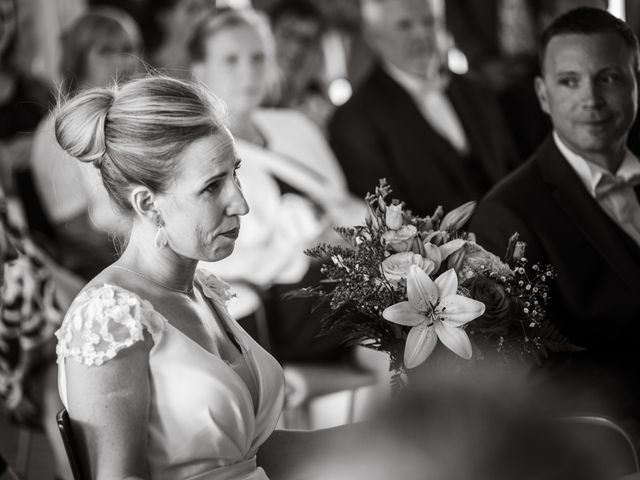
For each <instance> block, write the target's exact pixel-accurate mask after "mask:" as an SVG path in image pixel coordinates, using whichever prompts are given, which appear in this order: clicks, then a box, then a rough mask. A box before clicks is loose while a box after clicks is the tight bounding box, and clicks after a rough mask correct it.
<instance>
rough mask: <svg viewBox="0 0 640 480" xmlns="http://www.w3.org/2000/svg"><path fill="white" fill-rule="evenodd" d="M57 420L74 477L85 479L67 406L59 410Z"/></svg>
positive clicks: (78, 479) (77, 479) (75, 478)
mask: <svg viewBox="0 0 640 480" xmlns="http://www.w3.org/2000/svg"><path fill="white" fill-rule="evenodd" d="M56 420H57V422H58V430H60V435H61V436H62V442H63V443H64V449H65V451H66V452H67V457H68V458H69V465H70V466H71V472H72V473H73V479H74V480H84V478H85V477H84V476H83V475H82V470H81V469H80V457H79V454H78V451H77V449H76V444H75V443H74V440H73V432H72V431H71V419H70V418H69V413H67V409H66V408H63V409H62V410H60V411H59V412H58V414H57V415H56Z"/></svg>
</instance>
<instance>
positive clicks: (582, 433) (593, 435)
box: [557, 415, 640, 480]
mask: <svg viewBox="0 0 640 480" xmlns="http://www.w3.org/2000/svg"><path fill="white" fill-rule="evenodd" d="M557 421H559V422H561V423H564V424H566V425H567V426H568V427H569V432H570V433H572V434H574V435H575V436H576V438H577V439H579V441H580V442H581V443H582V444H583V445H584V446H585V447H586V448H587V450H588V451H589V452H590V453H592V454H593V455H596V456H600V457H599V458H602V459H603V460H605V461H606V464H607V467H608V468H609V469H610V470H608V471H610V472H611V475H612V476H611V478H616V479H619V480H622V479H628V480H631V479H640V463H639V461H638V451H637V448H636V446H635V444H634V443H633V440H632V439H631V436H630V435H629V434H628V433H627V432H626V431H625V430H624V428H622V426H620V425H619V424H618V423H616V422H615V421H614V420H612V419H610V418H606V417H601V416H591V415H583V416H566V417H560V418H558V419H557Z"/></svg>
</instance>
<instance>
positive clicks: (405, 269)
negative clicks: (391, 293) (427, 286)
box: [380, 252, 435, 284]
mask: <svg viewBox="0 0 640 480" xmlns="http://www.w3.org/2000/svg"><path fill="white" fill-rule="evenodd" d="M411 265H416V266H417V267H418V268H420V269H421V270H423V271H424V272H426V273H427V274H430V273H431V272H433V270H434V268H435V264H434V263H433V261H431V260H429V259H428V258H424V257H423V256H422V255H419V254H417V253H413V252H401V253H394V254H393V255H391V256H389V257H387V258H385V259H384V261H383V262H382V265H381V266H380V269H381V270H382V273H383V274H384V275H385V277H387V280H389V281H390V282H391V283H393V284H397V283H398V282H399V281H400V280H402V279H403V278H407V275H408V273H409V267H411Z"/></svg>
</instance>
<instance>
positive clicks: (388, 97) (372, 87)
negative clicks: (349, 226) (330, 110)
mask: <svg viewBox="0 0 640 480" xmlns="http://www.w3.org/2000/svg"><path fill="white" fill-rule="evenodd" d="M362 18H363V28H364V34H365V38H366V39H367V42H368V43H369V45H370V47H371V48H372V49H373V50H374V51H375V53H376V55H377V61H376V63H375V64H374V66H373V68H372V70H371V72H370V74H369V75H368V77H366V78H365V80H364V81H363V83H362V84H361V86H360V87H359V88H358V89H357V90H356V91H355V93H354V95H353V97H352V98H351V99H350V100H349V101H348V102H347V103H346V104H344V105H343V106H341V107H339V108H338V109H337V110H336V113H335V115H334V117H333V119H332V120H331V122H330V125H329V138H330V143H331V145H332V147H333V149H334V151H335V153H336V156H337V157H338V160H339V161H340V163H341V165H342V168H343V170H344V172H345V174H346V177H347V182H348V184H349V188H350V189H351V190H352V192H353V193H355V194H356V195H360V196H364V195H365V194H366V193H367V192H373V190H374V188H375V187H376V186H377V185H378V179H379V178H382V177H386V178H387V180H388V182H389V184H390V185H391V187H392V188H393V196H394V197H395V198H399V199H402V200H403V201H405V202H406V203H407V205H409V206H410V208H411V209H412V210H413V211H414V212H415V213H418V214H421V215H426V214H431V213H432V212H433V210H434V209H435V208H436V207H437V206H438V205H442V206H443V207H444V208H445V209H446V210H449V209H451V208H453V207H455V206H458V205H459V204H461V203H463V202H466V201H468V200H474V199H479V198H480V197H481V196H482V195H483V194H484V193H485V192H486V191H488V190H489V188H490V187H491V186H492V185H493V184H495V183H496V182H497V181H498V180H500V179H501V178H502V177H503V176H504V175H505V174H506V173H507V172H508V171H509V170H510V169H511V168H513V166H514V165H515V163H516V161H515V160H516V159H515V151H514V148H513V146H512V143H511V139H510V137H509V135H508V134H507V130H506V127H505V125H504V123H503V120H502V118H501V116H500V113H499V111H498V107H497V105H496V103H495V100H494V99H493V97H492V96H491V94H490V93H488V92H487V91H486V88H483V87H482V86H481V85H480V84H478V83H477V82H476V81H474V80H473V79H471V78H469V77H467V76H459V75H454V74H451V73H450V72H448V71H447V69H446V63H445V57H446V51H445V48H444V47H443V43H444V42H443V40H444V33H445V32H444V24H443V20H444V19H443V16H442V5H441V4H440V3H439V2H437V1H436V0H429V1H425V0H363V1H362Z"/></svg>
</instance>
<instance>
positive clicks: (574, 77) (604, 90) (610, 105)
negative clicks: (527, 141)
mask: <svg viewBox="0 0 640 480" xmlns="http://www.w3.org/2000/svg"><path fill="white" fill-rule="evenodd" d="M543 67H544V71H543V76H542V77H538V78H537V79H536V92H537V94H538V99H539V100H540V105H541V107H542V109H543V110H544V111H545V112H546V113H548V114H549V115H550V116H551V120H552V122H553V126H554V128H555V130H556V132H557V133H558V135H559V136H560V138H561V139H562V140H563V142H564V143H565V144H566V145H567V146H568V147H569V148H570V149H571V150H573V151H574V152H575V153H577V154H579V155H581V156H582V157H584V158H586V159H587V160H591V161H593V162H595V163H598V164H600V165H603V166H606V165H607V159H611V158H612V155H613V156H615V155H616V153H619V152H621V151H622V149H623V148H624V145H625V143H626V138H627V133H628V131H629V129H630V128H631V125H632V124H633V121H634V119H635V115H636V110H637V104H638V91H637V83H636V75H635V63H634V57H633V52H632V50H631V49H630V48H629V47H628V46H627V45H626V44H625V43H624V41H623V40H622V39H621V38H620V37H619V36H618V35H616V34H612V33H603V34H594V35H583V34H569V35H560V36H557V37H554V38H552V39H551V41H550V42H549V45H548V47H547V50H546V53H545V57H544V62H543Z"/></svg>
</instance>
